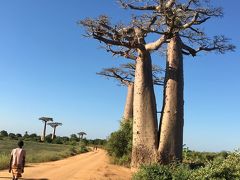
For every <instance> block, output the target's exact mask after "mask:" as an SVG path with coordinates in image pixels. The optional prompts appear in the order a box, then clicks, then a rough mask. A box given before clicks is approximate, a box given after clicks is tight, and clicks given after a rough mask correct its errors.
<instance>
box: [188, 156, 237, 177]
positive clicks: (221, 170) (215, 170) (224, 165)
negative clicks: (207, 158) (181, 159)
mask: <svg viewBox="0 0 240 180" xmlns="http://www.w3.org/2000/svg"><path fill="white" fill-rule="evenodd" d="M239 162H240V153H239V152H234V153H231V154H229V155H228V156H227V157H226V159H223V158H222V159H220V158H218V159H216V160H215V161H213V162H209V163H208V164H207V165H206V166H205V167H203V168H199V169H197V170H196V171H193V172H192V174H191V178H193V179H196V180H198V179H199V180H202V179H214V180H215V179H216V180H221V179H226V180H228V179H229V180H232V179H240V164H239Z"/></svg>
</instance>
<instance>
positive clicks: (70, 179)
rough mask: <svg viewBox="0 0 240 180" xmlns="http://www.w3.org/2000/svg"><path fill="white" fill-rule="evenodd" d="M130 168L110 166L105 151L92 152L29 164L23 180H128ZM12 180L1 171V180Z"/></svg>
mask: <svg viewBox="0 0 240 180" xmlns="http://www.w3.org/2000/svg"><path fill="white" fill-rule="evenodd" d="M131 175H132V173H131V171H130V169H128V168H124V167H120V166H115V165H111V164H109V161H108V157H107V155H106V152H105V151H104V150H101V149H99V150H97V151H92V152H88V153H84V154H80V155H77V156H74V157H70V158H67V159H64V160H60V161H54V162H48V163H36V164H28V165H27V167H26V168H25V173H24V174H23V178H22V179H23V180H128V179H131ZM2 179H6V180H9V179H11V174H9V173H8V171H6V170H5V171H0V180H2Z"/></svg>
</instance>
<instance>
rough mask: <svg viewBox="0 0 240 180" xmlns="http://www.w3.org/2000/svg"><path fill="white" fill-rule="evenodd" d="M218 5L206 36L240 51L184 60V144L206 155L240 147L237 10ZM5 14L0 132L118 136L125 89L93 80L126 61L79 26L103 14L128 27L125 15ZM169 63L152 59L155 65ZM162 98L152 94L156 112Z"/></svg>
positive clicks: (7, 2)
mask: <svg viewBox="0 0 240 180" xmlns="http://www.w3.org/2000/svg"><path fill="white" fill-rule="evenodd" d="M213 2H214V4H215V5H221V6H223V7H224V11H225V16H224V17H223V18H222V19H214V20H211V21H210V23H209V24H208V26H206V27H205V29H206V30H207V31H208V32H209V34H211V35H214V34H225V35H226V36H227V37H229V38H231V39H232V43H233V44H235V45H236V46H237V49H236V51H235V52H233V53H227V54H225V55H219V54H214V53H211V54H205V53H202V54H200V55H199V56H198V57H196V58H191V57H186V58H185V60H184V63H185V92H184V93H185V126H184V143H185V144H187V146H188V147H190V149H194V150H201V151H221V150H234V149H236V148H239V147H240V143H239V139H240V133H239V127H240V105H239V102H240V95H239V92H240V81H239V77H240V71H239V67H240V59H239V51H238V47H239V45H240V43H239V42H240V41H239V40H240V36H239V32H240V27H239V26H238V25H237V23H238V22H239V19H238V14H237V13H238V7H239V5H240V3H239V2H237V1H233V0H229V1H224V0H218V1H216V0H215V1H213ZM0 7H1V10H0V22H1V28H0V42H1V43H0V102H1V103H0V130H2V129H4V130H7V131H8V132H14V133H19V132H20V133H24V132H25V131H28V132H29V133H37V134H41V132H42V128H43V124H42V123H41V121H39V120H38V118H39V117H41V116H50V117H53V119H54V120H55V121H57V122H62V123H63V126H62V127H59V128H58V129H57V134H58V135H67V136H69V135H70V134H73V133H77V132H79V131H85V132H86V133H87V134H88V135H87V137H88V138H106V137H107V136H108V135H109V134H110V133H111V132H112V131H115V130H116V129H117V128H118V126H119V120H120V119H121V116H122V113H123V107H124V102H125V95H126V89H125V88H124V87H122V86H118V85H117V83H116V82H115V81H112V80H107V79H104V78H102V77H98V76H97V75H96V72H98V71H100V70H101V69H102V68H104V67H111V66H113V65H117V64H119V63H125V62H127V61H125V60H124V59H118V58H113V57H112V56H111V55H110V54H108V53H107V52H105V51H104V50H102V49H100V48H99V43H98V42H96V41H94V40H91V39H87V38H83V37H82V34H83V33H84V32H83V29H82V28H81V27H80V26H78V25H77V23H76V22H77V21H78V20H80V19H83V18H85V17H96V16H97V15H100V14H107V15H109V16H111V17H113V20H126V19H127V16H128V13H127V12H126V11H125V10H123V9H120V8H118V5H117V3H116V2H115V1H108V0H102V1H101V3H100V1H99V0H89V1H79V0H71V1H66V0H41V1H37V0H21V1H17V0H2V1H0ZM164 60H165V59H164V57H160V56H158V55H156V54H153V61H154V63H156V64H162V63H163V62H164ZM161 91H162V89H161V88H160V87H158V88H156V92H155V93H156V97H157V104H158V108H159V109H160V107H161V102H162V100H161V93H162V92H161ZM47 131H48V133H50V132H51V128H50V127H48V129H47Z"/></svg>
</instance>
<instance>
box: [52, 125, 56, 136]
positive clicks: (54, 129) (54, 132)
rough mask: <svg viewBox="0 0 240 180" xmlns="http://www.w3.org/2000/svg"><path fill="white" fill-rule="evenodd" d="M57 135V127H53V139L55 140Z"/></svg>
mask: <svg viewBox="0 0 240 180" xmlns="http://www.w3.org/2000/svg"><path fill="white" fill-rule="evenodd" d="M55 134H56V127H53V133H52V139H54V137H55Z"/></svg>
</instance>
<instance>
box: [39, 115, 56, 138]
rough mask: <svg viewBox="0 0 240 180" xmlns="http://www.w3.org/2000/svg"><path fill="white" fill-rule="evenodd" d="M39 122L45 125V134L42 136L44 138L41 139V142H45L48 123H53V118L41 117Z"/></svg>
mask: <svg viewBox="0 0 240 180" xmlns="http://www.w3.org/2000/svg"><path fill="white" fill-rule="evenodd" d="M39 120H41V121H42V122H43V123H44V126H43V134H42V137H41V141H44V140H45V136H46V126H47V122H49V121H53V118H50V117H40V118H39Z"/></svg>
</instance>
